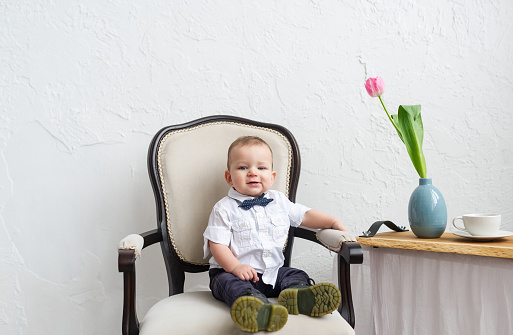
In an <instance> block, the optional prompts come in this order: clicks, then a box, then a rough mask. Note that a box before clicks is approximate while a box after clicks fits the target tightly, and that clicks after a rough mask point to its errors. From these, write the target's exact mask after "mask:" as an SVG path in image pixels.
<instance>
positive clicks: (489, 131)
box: [0, 0, 513, 335]
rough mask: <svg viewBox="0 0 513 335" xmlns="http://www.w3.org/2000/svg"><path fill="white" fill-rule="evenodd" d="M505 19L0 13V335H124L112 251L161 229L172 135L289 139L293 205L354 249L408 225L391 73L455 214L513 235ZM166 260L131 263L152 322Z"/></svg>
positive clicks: (72, 10) (85, 4) (385, 9)
mask: <svg viewBox="0 0 513 335" xmlns="http://www.w3.org/2000/svg"><path fill="white" fill-rule="evenodd" d="M511 17H513V2H512V1H511V0H469V1H463V0H454V1H446V0H432V1H429V5H428V4H427V3H426V2H424V1H420V0H410V1H384V0H382V1H379V0H376V1H370V0H369V1H359V0H358V1H356V0H355V1H352V0H349V1H334V0H333V1H305V0H298V1H235V0H232V1H199V0H198V1H178V0H176V1H162V0H153V1H144V2H140V1H138V2H136V1H116V0H112V1H103V0H89V1H77V0H60V1H59V0H56V1H50V0H33V1H27V0H25V1H20V0H4V1H2V3H1V4H0V46H1V47H0V87H1V89H0V106H1V114H0V292H1V293H0V333H2V334H24V335H25V334H56V335H57V334H63V335H64V334H65V335H68V334H116V333H118V334H119V333H120V322H121V321H120V317H121V297H122V292H121V286H122V283H121V275H120V274H119V273H118V272H117V253H116V246H117V243H118V241H119V240H120V239H121V238H122V237H124V236H125V235H126V234H128V233H133V232H143V231H146V230H150V229H153V228H154V226H155V221H154V216H155V214H154V205H153V195H152V191H151V188H150V185H149V182H148V180H147V174H146V165H145V164H146V163H145V159H146V148H147V146H148V144H149V141H150V139H151V137H152V135H153V134H154V133H155V132H156V131H157V130H158V129H160V128H161V127H163V126H165V125H168V124H175V123H182V122H186V121H189V120H192V119H195V118H198V117H201V116H206V115H210V114H232V115H237V116H242V117H248V118H254V119H257V120H261V121H266V122H276V123H280V124H283V125H285V126H287V127H288V128H289V129H290V130H291V131H292V132H293V133H294V134H296V136H297V140H298V142H299V146H300V149H301V152H302V155H303V171H302V175H301V180H300V188H299V193H298V197H297V200H298V201H299V202H301V203H304V204H306V205H309V206H312V207H314V208H317V209H320V210H323V211H326V212H329V213H332V214H334V215H337V216H339V217H340V218H341V219H342V220H343V221H344V222H345V223H346V224H347V226H348V227H349V228H350V230H351V231H353V232H354V233H355V234H359V233H360V232H361V231H362V230H364V229H365V228H367V227H368V226H369V225H370V224H371V223H372V222H374V221H375V220H378V219H390V220H393V221H395V222H397V223H399V224H403V225H405V224H406V223H407V222H406V221H407V214H406V208H407V203H408V199H409V196H410V194H411V192H412V191H413V189H414V188H415V187H416V186H417V183H418V176H417V175H416V172H415V170H414V169H413V167H412V165H411V163H410V161H409V158H408V156H407V154H406V150H405V148H404V147H403V145H402V143H401V142H400V141H399V139H398V138H397V136H396V134H395V133H394V131H393V128H392V126H391V124H390V123H389V121H388V120H387V118H386V115H385V113H384V112H383V111H382V109H381V107H380V105H379V101H378V100H377V99H375V98H374V99H373V98H370V97H369V96H368V95H367V93H366V92H365V89H364V86H363V84H364V81H365V79H366V78H367V77H369V76H375V75H378V74H379V75H381V76H382V77H383V78H384V80H385V83H386V85H387V91H386V93H385V95H384V100H385V103H386V104H387V107H388V109H389V110H390V111H394V112H395V111H396V110H397V106H398V105H399V104H422V116H423V120H424V126H425V143H424V152H425V156H426V160H427V166H428V175H429V177H431V178H433V183H434V184H435V186H437V187H438V188H439V189H440V190H441V191H442V193H443V194H444V196H445V199H446V202H447V206H448V213H449V217H452V216H455V215H457V214H462V213H467V212H476V211H491V212H499V213H502V214H503V218H504V224H503V229H509V230H513V210H512V208H513V197H512V195H511V189H513V178H512V168H513V158H512V157H513V155H512V153H513V135H512V132H511V128H512V112H511V111H512V110H513V81H512V79H511V78H513V49H512V41H513V24H512V22H511ZM159 253H160V250H159V248H158V247H155V248H152V249H148V251H146V252H145V253H144V254H143V257H142V261H141V262H140V263H139V265H138V270H140V271H145V270H146V271H150V270H151V271H153V273H152V274H149V273H144V274H143V273H140V275H139V277H138V281H139V284H140V285H139V290H140V291H139V300H138V303H139V310H140V312H141V313H144V312H145V311H146V310H147V309H148V308H149V306H151V304H153V303H154V302H155V301H157V300H158V299H160V298H162V297H164V296H165V295H166V284H165V278H164V270H163V264H162V262H161V256H160V255H159ZM325 255H328V256H329V253H326V252H325V251H322V250H321V249H317V248H316V247H313V248H310V247H309V246H306V245H300V248H298V250H297V252H296V253H295V260H294V262H295V265H297V266H301V267H303V266H306V265H311V267H309V268H310V272H312V274H313V276H314V277H316V278H318V279H319V278H320V279H326V278H327V279H329V278H331V265H332V262H331V258H329V257H328V258H323V257H322V256H325ZM362 269H363V270H358V271H363V272H362V273H364V272H365V271H364V270H365V268H364V267H362ZM363 278H365V275H363ZM198 280H199V279H198ZM367 283H368V281H367V279H365V280H364V281H363V282H362V283H360V286H359V288H358V290H357V291H358V292H360V293H362V294H363V295H364V296H367V298H368V288H366V285H367ZM355 299H356V301H355V303H356V304H357V307H358V308H359V313H360V314H361V317H360V319H359V320H360V323H359V328H357V329H358V330H359V334H368V333H370V329H371V328H370V327H367V326H366V325H365V323H364V322H362V321H365V322H366V321H368V320H369V315H368V314H369V313H370V311H369V310H368V308H365V306H366V305H365V302H364V301H363V300H365V299H363V300H361V302H360V299H359V298H358V297H356V298H355ZM362 306H363V308H362ZM357 321H358V320H357Z"/></svg>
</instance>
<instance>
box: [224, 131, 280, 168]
mask: <svg viewBox="0 0 513 335" xmlns="http://www.w3.org/2000/svg"><path fill="white" fill-rule="evenodd" d="M246 145H265V146H267V147H268V148H269V151H271V157H272V155H273V150H272V149H271V147H270V146H269V144H267V142H266V141H264V140H263V139H261V138H260V137H258V136H241V137H239V138H238V139H236V140H235V141H233V143H232V144H231V145H230V147H229V148H228V161H227V162H226V166H227V167H228V170H229V169H230V163H231V162H230V154H231V152H232V150H233V148H235V147H243V146H246Z"/></svg>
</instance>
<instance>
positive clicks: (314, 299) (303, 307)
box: [278, 283, 342, 316]
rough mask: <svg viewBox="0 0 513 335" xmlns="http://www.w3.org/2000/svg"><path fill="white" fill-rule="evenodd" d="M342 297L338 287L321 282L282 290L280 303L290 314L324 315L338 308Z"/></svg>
mask: <svg viewBox="0 0 513 335" xmlns="http://www.w3.org/2000/svg"><path fill="white" fill-rule="evenodd" d="M341 300H342V297H341V295H340V291H339V290H338V288H337V287H336V286H335V285H333V284H331V283H320V284H316V285H313V286H309V287H306V288H291V289H285V290H283V291H281V293H280V295H279V297H278V303H279V304H280V305H282V306H284V307H285V308H286V309H287V311H288V312H289V314H294V315H297V314H305V315H310V316H323V315H326V314H330V313H331V312H333V311H334V310H336V309H337V308H338V305H340V302H341Z"/></svg>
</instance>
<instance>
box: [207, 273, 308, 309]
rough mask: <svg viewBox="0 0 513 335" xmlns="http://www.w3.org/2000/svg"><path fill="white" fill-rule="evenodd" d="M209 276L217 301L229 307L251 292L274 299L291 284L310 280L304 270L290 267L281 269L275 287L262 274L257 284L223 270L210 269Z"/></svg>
mask: <svg viewBox="0 0 513 335" xmlns="http://www.w3.org/2000/svg"><path fill="white" fill-rule="evenodd" d="M209 276H210V290H212V294H213V295H214V297H215V298H216V299H218V300H221V301H224V302H225V303H226V304H228V306H231V305H232V304H233V302H234V301H235V300H237V298H238V297H240V296H242V295H246V294H248V293H249V292H260V293H262V294H264V295H265V296H266V297H268V298H274V297H277V296H278V295H279V294H280V292H281V291H282V290H284V289H286V288H287V287H288V286H290V285H291V284H293V283H297V282H304V283H308V282H309V279H310V278H309V277H308V274H307V273H306V272H304V271H303V270H299V269H295V268H289V267H282V268H280V270H279V271H278V278H277V279H276V285H275V286H274V287H273V286H272V285H269V284H266V283H264V282H263V281H262V274H260V273H259V274H258V278H259V279H260V280H259V281H257V282H256V283H253V282H252V281H248V280H242V279H239V278H238V277H236V276H234V275H233V274H231V273H228V272H226V271H224V270H223V269H210V271H209Z"/></svg>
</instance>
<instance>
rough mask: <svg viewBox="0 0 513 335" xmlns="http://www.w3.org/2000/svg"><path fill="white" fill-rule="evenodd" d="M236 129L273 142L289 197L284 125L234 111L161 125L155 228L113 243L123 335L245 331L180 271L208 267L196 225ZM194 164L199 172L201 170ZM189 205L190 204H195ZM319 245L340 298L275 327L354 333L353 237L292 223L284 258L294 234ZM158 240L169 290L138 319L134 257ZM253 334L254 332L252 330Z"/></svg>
mask: <svg viewBox="0 0 513 335" xmlns="http://www.w3.org/2000/svg"><path fill="white" fill-rule="evenodd" d="M242 135H255V136H259V137H261V138H263V139H264V140H265V141H266V142H267V143H268V144H269V145H270V146H271V148H272V150H273V154H274V169H275V170H276V171H277V175H278V177H277V178H276V181H275V183H274V185H273V189H277V190H280V191H282V192H283V193H285V194H286V195H287V196H288V198H289V199H290V200H291V201H295V197H296V189H297V185H298V179H299V172H300V165H301V163H300V155H299V149H298V146H297V143H296V141H295V139H294V137H293V136H292V134H291V133H290V132H289V131H288V130H287V129H285V128H283V127H281V126H278V125H273V124H266V123H260V122H256V121H252V120H247V119H242V118H239V117H233V116H222V115H221V116H210V117H205V118H201V119H198V120H195V121H191V122H188V123H185V124H180V125H174V126H169V127H165V128H163V129H161V130H160V131H159V132H158V133H157V134H156V135H155V136H154V138H153V140H152V142H151V144H150V147H149V151H148V172H149V175H150V181H151V184H152V187H153V191H154V195H155V202H156V210H157V228H156V229H154V230H151V231H148V232H146V233H143V234H140V235H138V234H132V235H129V236H127V237H126V238H124V239H123V240H122V241H121V242H120V245H119V254H118V267H119V271H120V272H122V273H123V286H124V298H123V321H122V333H123V334H124V335H135V334H141V335H145V334H146V335H160V334H194V335H197V334H222V335H226V334H244V332H242V331H241V330H239V329H238V328H237V327H236V326H235V325H234V324H233V322H232V320H231V317H230V312H229V311H230V310H229V308H228V306H226V305H225V304H224V303H223V302H220V301H217V300H216V299H215V298H214V297H213V296H212V294H211V293H210V292H208V291H200V292H187V293H184V283H185V273H186V272H193V273H197V272H203V271H208V269H209V264H208V259H203V231H204V230H205V228H206V225H207V222H208V217H209V214H210V211H211V210H212V207H213V206H214V204H215V203H216V202H217V201H218V200H219V199H221V198H222V197H224V196H225V195H226V194H227V192H228V188H229V186H228V185H227V184H226V181H225V180H224V178H223V176H224V171H225V170H226V153H227V149H228V147H229V145H230V143H231V142H232V141H233V140H235V139H236V138H237V137H239V136H242ZM198 171H201V172H200V173H199V172H198ZM189 204H194V207H192V206H190V205H189ZM295 237H299V238H303V239H307V240H310V241H312V242H315V243H318V244H321V245H323V246H325V247H327V248H329V249H330V250H332V251H334V252H336V253H337V258H338V285H339V288H340V291H341V294H342V303H341V304H340V306H339V309H338V312H334V313H332V314H329V315H325V316H323V317H319V318H311V317H308V316H304V315H294V316H290V317H289V321H288V322H287V324H286V325H285V327H284V328H283V329H281V330H279V331H277V332H275V333H277V334H292V333H298V332H301V333H308V332H309V331H311V333H312V334H317V333H319V330H322V333H324V334H354V330H353V328H354V324H355V319H354V311H353V304H352V296H351V285H350V276H349V274H350V272H349V271H350V264H360V263H362V261H363V254H362V251H361V247H360V245H359V244H358V243H357V242H355V239H354V237H352V236H350V235H349V234H347V233H345V232H341V231H336V230H331V229H325V230H320V231H315V230H310V229H305V228H302V227H298V228H291V229H290V231H289V237H288V241H287V243H286V245H285V246H284V249H283V252H284V255H285V266H289V265H290V260H291V252H292V246H293V242H294V238H295ZM156 243H159V244H160V246H161V249H162V253H163V255H164V261H165V265H166V271H167V276H168V283H169V297H167V298H165V299H163V300H161V301H159V302H158V303H156V304H155V305H154V306H153V307H151V308H150V310H149V311H148V313H147V314H146V315H145V316H144V318H143V319H142V321H140V322H139V320H138V317H137V311H136V305H135V296H136V293H135V287H136V286H135V280H136V272H135V261H136V259H137V257H138V255H139V254H140V253H141V252H142V249H144V248H146V247H148V246H150V245H153V244H156ZM257 334H258V333H257Z"/></svg>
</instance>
